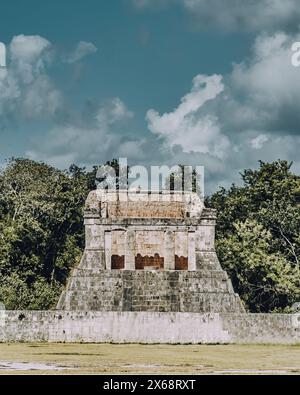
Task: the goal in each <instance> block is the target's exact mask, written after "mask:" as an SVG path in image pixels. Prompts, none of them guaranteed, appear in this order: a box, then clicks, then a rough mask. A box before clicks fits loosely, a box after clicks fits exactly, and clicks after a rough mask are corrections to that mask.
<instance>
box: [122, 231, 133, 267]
mask: <svg viewBox="0 0 300 395" xmlns="http://www.w3.org/2000/svg"><path fill="white" fill-rule="evenodd" d="M124 266H125V267H124V269H125V270H135V232H134V230H130V229H129V230H127V231H126V232H125V265H124Z"/></svg>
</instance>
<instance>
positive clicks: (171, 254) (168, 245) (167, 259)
mask: <svg viewBox="0 0 300 395" xmlns="http://www.w3.org/2000/svg"><path fill="white" fill-rule="evenodd" d="M164 251H165V255H164V269H165V270H175V234H174V232H173V231H171V230H167V231H166V232H165V234H164Z"/></svg>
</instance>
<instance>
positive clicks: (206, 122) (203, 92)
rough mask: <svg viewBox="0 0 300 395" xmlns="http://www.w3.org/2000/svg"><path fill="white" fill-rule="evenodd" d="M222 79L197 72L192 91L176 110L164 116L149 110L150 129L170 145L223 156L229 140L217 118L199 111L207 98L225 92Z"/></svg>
mask: <svg viewBox="0 0 300 395" xmlns="http://www.w3.org/2000/svg"><path fill="white" fill-rule="evenodd" d="M221 80H222V77H221V76H219V75H213V76H210V77H209V76H205V75H201V74H199V75H197V76H196V77H195V78H194V79H193V86H192V89H191V91H190V92H189V93H188V94H186V95H185V96H183V98H182V99H181V103H180V104H179V106H178V107H177V108H176V109H175V110H174V111H172V112H170V113H165V114H163V115H159V114H158V113H157V112H156V111H154V110H149V111H148V112H147V120H148V127H149V129H150V131H151V132H152V133H155V134H158V135H160V136H162V137H164V138H165V140H166V142H167V144H169V145H171V146H175V145H180V146H181V147H182V148H183V150H184V151H185V152H189V151H198V152H202V153H208V152H209V153H212V154H214V155H216V156H219V157H221V156H222V155H223V154H224V149H226V148H227V144H228V141H227V138H226V136H224V135H222V133H221V131H220V126H219V123H218V118H217V117H216V116H211V115H208V114H207V115H199V113H198V111H199V109H200V108H201V107H202V106H203V105H204V104H205V103H206V102H207V101H209V100H213V99H215V98H216V97H217V96H218V95H219V94H220V93H221V92H222V91H223V89H224V86H223V84H222V81H221Z"/></svg>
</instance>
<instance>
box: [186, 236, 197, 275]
mask: <svg viewBox="0 0 300 395" xmlns="http://www.w3.org/2000/svg"><path fill="white" fill-rule="evenodd" d="M188 270H196V243H195V232H188Z"/></svg>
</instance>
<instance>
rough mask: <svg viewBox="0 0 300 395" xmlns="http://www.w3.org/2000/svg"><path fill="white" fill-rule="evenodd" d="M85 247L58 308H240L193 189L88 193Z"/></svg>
mask: <svg viewBox="0 0 300 395" xmlns="http://www.w3.org/2000/svg"><path fill="white" fill-rule="evenodd" d="M84 221H85V229H86V246H85V250H84V254H83V257H82V260H81V263H80V265H79V267H78V268H77V269H75V270H74V271H73V273H72V277H71V278H70V281H69V283H68V287H67V290H66V292H65V293H64V294H63V295H62V297H61V298H60V301H59V303H58V306H57V308H58V309H60V310H64V309H65V310H82V311H91V310H92V311H93V310H96V311H97V310H98V311H158V312H159V311H160V312H170V311H173V312H197V313H200V312H216V313H220V312H227V313H230V312H231V313H236V312H243V311H244V309H243V306H242V303H241V301H240V298H239V296H238V295H237V294H235V293H234V291H233V288H232V285H231V281H230V279H229V278H228V276H227V273H226V272H225V271H223V270H222V268H221V265H220V263H219V260H218V257H217V255H216V252H215V249H214V234H215V222H216V213H215V211H214V210H212V209H207V208H205V207H204V205H203V202H202V201H201V200H200V198H199V197H198V195H197V194H196V193H191V192H189V193H182V192H173V193H172V192H169V191H166V192H164V191H163V192H152V193H150V192H148V191H139V193H137V192H135V191H134V192H130V191H129V192H128V191H117V192H115V191H103V190H96V191H92V192H91V193H90V194H89V196H88V199H87V201H86V205H85V211H84Z"/></svg>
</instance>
